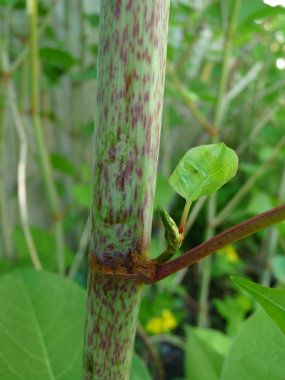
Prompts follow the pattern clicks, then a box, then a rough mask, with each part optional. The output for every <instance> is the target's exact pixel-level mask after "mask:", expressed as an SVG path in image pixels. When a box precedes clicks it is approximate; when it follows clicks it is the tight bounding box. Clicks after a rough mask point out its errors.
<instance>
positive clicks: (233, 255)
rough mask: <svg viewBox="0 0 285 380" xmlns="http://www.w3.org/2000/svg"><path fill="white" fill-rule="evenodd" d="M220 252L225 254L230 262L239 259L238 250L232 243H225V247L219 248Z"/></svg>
mask: <svg viewBox="0 0 285 380" xmlns="http://www.w3.org/2000/svg"><path fill="white" fill-rule="evenodd" d="M221 252H222V253H224V254H225V255H226V256H227V259H228V261H230V262H231V263H234V262H236V261H238V259H239V255H238V252H237V250H236V249H235V248H234V247H233V246H232V245H227V246H226V247H224V248H223V249H221Z"/></svg>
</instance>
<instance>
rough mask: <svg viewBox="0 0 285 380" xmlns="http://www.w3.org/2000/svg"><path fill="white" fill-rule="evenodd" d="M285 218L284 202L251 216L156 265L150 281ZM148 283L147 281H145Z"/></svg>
mask: <svg viewBox="0 0 285 380" xmlns="http://www.w3.org/2000/svg"><path fill="white" fill-rule="evenodd" d="M282 220H285V204H284V205H282V206H278V207H274V208H273V209H271V210H269V211H266V212H263V213H262V214H259V215H257V216H254V217H253V218H250V219H247V220H245V221H244V222H242V223H239V224H237V225H235V226H233V227H231V228H229V229H228V230H226V231H223V232H221V233H220V234H218V235H216V236H214V237H213V238H211V239H209V240H207V241H206V242H204V243H202V244H200V245H198V246H197V247H195V248H193V249H191V250H190V251H188V252H186V253H184V254H183V255H181V256H179V257H177V258H176V259H174V260H172V261H170V262H168V263H166V264H163V265H161V266H158V267H157V269H156V274H155V277H154V279H153V280H152V281H151V283H154V282H157V281H159V280H162V279H163V278H165V277H168V276H169V275H171V274H173V273H175V272H178V271H179V270H180V269H183V268H185V267H187V266H190V265H192V264H194V263H196V262H197V261H199V260H201V259H203V258H204V257H206V256H208V255H210V254H211V253H214V252H216V251H217V250H219V249H221V248H223V247H225V246H226V245H228V244H231V243H234V242H235V241H238V240H240V239H243V238H245V237H247V236H249V235H252V234H253V233H255V232H257V231H259V230H261V229H263V228H266V227H269V226H271V225H273V224H276V223H279V222H281V221H282ZM146 282H147V283H150V282H149V281H146Z"/></svg>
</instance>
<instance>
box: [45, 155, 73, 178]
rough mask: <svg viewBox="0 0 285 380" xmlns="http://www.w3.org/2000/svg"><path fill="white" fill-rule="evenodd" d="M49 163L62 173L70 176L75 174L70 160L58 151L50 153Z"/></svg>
mask: <svg viewBox="0 0 285 380" xmlns="http://www.w3.org/2000/svg"><path fill="white" fill-rule="evenodd" d="M51 163H52V166H53V168H54V169H55V170H58V171H60V172H62V173H64V174H69V175H71V176H75V170H74V167H73V165H72V164H71V162H70V161H69V160H68V158H67V157H65V156H63V155H61V154H58V153H52V154H51Z"/></svg>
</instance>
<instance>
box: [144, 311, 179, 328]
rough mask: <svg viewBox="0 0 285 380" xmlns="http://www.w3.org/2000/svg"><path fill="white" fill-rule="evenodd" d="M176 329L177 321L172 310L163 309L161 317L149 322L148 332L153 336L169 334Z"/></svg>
mask: <svg viewBox="0 0 285 380" xmlns="http://www.w3.org/2000/svg"><path fill="white" fill-rule="evenodd" d="M175 327H177V320H176V319H175V317H174V315H173V314H172V312H171V310H169V309H163V310H162V314H161V317H154V318H151V319H150V320H149V321H148V323H147V325H146V330H147V331H148V332H150V333H152V334H162V333H168V332H169V331H170V330H172V329H174V328H175Z"/></svg>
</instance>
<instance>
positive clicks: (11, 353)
mask: <svg viewBox="0 0 285 380" xmlns="http://www.w3.org/2000/svg"><path fill="white" fill-rule="evenodd" d="M85 297H86V296H85V292H84V290H83V289H81V288H80V287H79V286H78V285H76V284H74V283H72V282H71V281H69V280H67V279H65V278H64V277H62V276H58V275H55V274H52V273H49V272H46V271H43V270H42V271H35V270H33V269H24V270H17V271H14V272H13V273H10V274H7V275H5V276H3V277H1V278H0V299H1V308H0V352H1V355H0V378H1V379H5V380H16V379H26V380H31V379H34V380H40V379H44V380H48V379H60V380H75V379H80V378H81V368H82V351H83V336H84V321H85V315H84V314H85V313H84V312H82V311H83V310H84V309H85V305H86V300H85Z"/></svg>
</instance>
